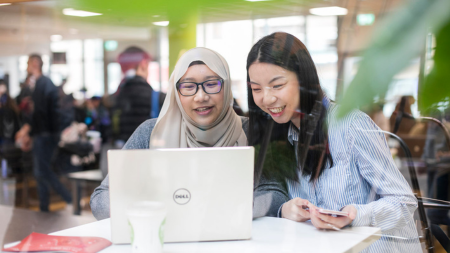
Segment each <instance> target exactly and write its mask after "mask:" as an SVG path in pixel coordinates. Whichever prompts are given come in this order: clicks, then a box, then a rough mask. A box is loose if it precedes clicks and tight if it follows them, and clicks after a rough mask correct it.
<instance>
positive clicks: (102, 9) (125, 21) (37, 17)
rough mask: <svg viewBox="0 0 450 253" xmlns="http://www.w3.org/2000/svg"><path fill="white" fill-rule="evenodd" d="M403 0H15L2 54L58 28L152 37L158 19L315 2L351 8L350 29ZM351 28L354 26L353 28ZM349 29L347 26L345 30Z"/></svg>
mask: <svg viewBox="0 0 450 253" xmlns="http://www.w3.org/2000/svg"><path fill="white" fill-rule="evenodd" d="M401 1H402V0H300V1H299V0H272V1H265V2H246V1H244V0H221V1H215V0H190V1H186V0H151V1H150V0H95V1H94V0H57V1H50V0H49V1H24V0H0V3H4V2H12V3H13V4H12V5H10V6H1V7H0V45H2V47H0V56H1V55H5V54H19V53H20V54H27V53H29V52H28V51H30V50H32V49H33V47H36V46H38V45H41V46H46V47H47V48H48V44H49V42H50V36H51V35H53V34H59V35H62V36H63V38H64V39H84V38H103V39H115V40H141V41H142V40H149V39H150V37H151V35H152V29H155V26H154V25H153V22H156V21H163V20H164V21H165V20H169V21H170V26H175V25H176V26H177V27H183V24H184V22H186V21H187V20H188V19H190V18H191V17H194V18H196V21H197V22H202V23H203V22H208V23H209V22H222V21H232V20H247V19H259V18H270V17H283V16H293V15H308V14H309V9H310V8H313V7H324V6H341V7H345V8H347V9H348V10H349V13H348V14H347V15H346V16H345V17H344V18H343V19H344V21H345V18H347V19H349V20H350V21H347V23H345V22H344V23H345V26H344V27H345V28H346V29H347V30H345V31H347V33H348V32H349V31H350V32H352V33H353V32H355V31H353V30H352V29H350V28H351V27H352V22H351V20H352V17H353V14H354V13H356V12H358V13H365V12H371V13H375V14H376V15H377V16H379V14H383V13H385V12H386V11H388V10H390V9H392V8H394V7H395V6H396V5H397V4H398V3H399V2H401ZM64 8H74V9H79V10H85V11H92V12H98V13H102V14H103V15H101V16H94V17H84V18H80V17H71V16H65V15H63V14H62V9H64ZM349 29H350V30H349ZM345 31H344V32H345ZM364 36H365V35H364Z"/></svg>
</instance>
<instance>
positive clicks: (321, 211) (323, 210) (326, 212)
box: [318, 208, 348, 217]
mask: <svg viewBox="0 0 450 253" xmlns="http://www.w3.org/2000/svg"><path fill="white" fill-rule="evenodd" d="M318 210H319V213H322V214H329V215H332V216H335V217H342V216H345V217H348V213H347V212H340V211H333V210H326V209H322V208H319V209H318Z"/></svg>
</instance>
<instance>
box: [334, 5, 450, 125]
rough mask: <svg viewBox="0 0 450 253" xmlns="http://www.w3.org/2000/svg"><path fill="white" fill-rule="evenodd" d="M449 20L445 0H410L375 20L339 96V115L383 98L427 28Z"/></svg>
mask: <svg viewBox="0 0 450 253" xmlns="http://www.w3.org/2000/svg"><path fill="white" fill-rule="evenodd" d="M449 19H450V1H449V0H411V1H409V2H407V3H406V4H405V5H404V6H401V7H400V8H399V9H398V11H395V12H393V13H391V14H390V15H389V16H388V17H386V19H385V20H383V22H381V23H379V25H378V27H377V30H376V31H375V33H374V36H373V42H372V43H371V45H370V46H369V47H368V49H367V50H366V51H365V52H364V54H363V59H362V61H361V64H360V67H359V70H358V72H357V74H356V76H355V78H354V79H353V80H352V82H351V83H350V86H349V87H348V89H347V90H346V91H345V94H344V96H343V97H342V98H341V99H340V102H341V106H340V108H339V116H340V117H342V116H344V115H345V114H347V113H349V112H350V111H351V110H353V109H355V108H358V107H361V106H369V105H371V104H372V102H373V100H374V98H375V97H377V96H379V97H385V94H386V92H387V90H388V88H389V84H390V83H391V81H392V78H393V77H394V75H395V74H397V73H398V72H399V71H401V70H402V69H403V68H405V67H406V66H407V65H408V64H409V63H410V61H411V60H412V59H414V58H416V57H418V56H419V54H420V52H421V51H422V49H423V48H424V45H425V38H426V34H427V32H428V31H430V30H431V31H433V32H434V31H438V30H439V29H440V28H441V27H442V26H443V25H444V24H446V22H447V21H448V20H449Z"/></svg>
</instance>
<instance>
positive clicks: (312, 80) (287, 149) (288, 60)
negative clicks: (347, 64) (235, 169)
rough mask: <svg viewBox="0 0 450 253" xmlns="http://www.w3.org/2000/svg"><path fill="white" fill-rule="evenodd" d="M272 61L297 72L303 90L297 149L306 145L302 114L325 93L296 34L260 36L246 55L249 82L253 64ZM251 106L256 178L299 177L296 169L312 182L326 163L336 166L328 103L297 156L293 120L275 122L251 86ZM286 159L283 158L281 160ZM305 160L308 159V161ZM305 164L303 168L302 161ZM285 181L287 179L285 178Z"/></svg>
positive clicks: (307, 112) (270, 62)
mask: <svg viewBox="0 0 450 253" xmlns="http://www.w3.org/2000/svg"><path fill="white" fill-rule="evenodd" d="M256 62H261V63H269V64H274V65H277V66H280V67H282V68H284V69H286V70H289V71H292V72H294V73H296V75H297V79H298V83H299V85H300V86H299V89H300V106H299V107H300V108H298V109H299V111H300V118H301V120H300V132H299V140H298V146H297V147H296V148H297V150H298V149H300V148H305V147H304V146H305V143H304V142H305V139H306V128H307V123H308V122H307V120H305V117H302V115H303V116H304V115H308V114H310V113H311V111H312V109H313V106H314V105H315V103H316V101H319V102H322V100H323V98H324V94H323V91H322V88H321V86H320V82H319V77H318V75H317V71H316V67H315V65H314V62H313V60H312V58H311V56H310V54H309V52H308V50H307V49H306V46H305V45H304V44H303V43H302V42H301V41H300V40H299V39H297V38H296V37H294V36H293V35H291V34H288V33H284V32H276V33H272V34H270V35H268V36H265V37H263V38H262V39H260V40H259V41H258V42H257V43H256V44H255V45H254V46H253V47H252V49H251V50H250V53H249V54H248V58H247V82H250V78H249V75H248V70H249V68H250V66H251V65H252V64H253V63H256ZM247 89H248V106H249V113H250V119H249V120H250V122H249V136H248V139H249V144H250V145H252V146H255V147H256V151H257V152H258V156H257V161H256V163H255V165H256V166H255V181H257V180H259V177H260V176H261V174H262V175H264V176H266V177H275V178H277V179H281V180H283V179H286V178H288V179H293V180H298V174H297V169H300V170H301V172H302V175H303V176H308V175H309V176H310V181H311V182H312V181H314V180H315V179H318V178H319V177H320V175H321V174H322V172H323V170H324V169H325V168H326V166H327V165H329V166H330V167H331V166H333V159H332V157H331V154H330V152H329V149H328V129H327V126H326V115H327V113H326V112H327V110H326V106H324V105H322V108H320V116H319V118H318V122H317V125H316V128H315V130H314V133H313V135H312V138H311V142H310V144H309V147H306V148H307V149H308V151H307V155H306V157H297V160H295V147H293V146H292V145H291V144H290V143H288V141H287V138H288V131H289V127H290V124H291V122H290V121H289V122H287V123H284V124H277V123H274V121H273V119H272V118H271V117H270V115H268V114H267V113H265V112H264V111H263V110H261V109H260V108H259V107H258V106H257V105H256V104H255V101H254V99H253V94H252V90H251V87H250V85H248V86H247ZM278 159H283V160H278ZM305 159H306V160H305ZM303 163H304V164H305V166H304V168H300V166H299V165H300V164H303ZM283 181H284V180H283Z"/></svg>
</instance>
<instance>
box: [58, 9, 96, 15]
mask: <svg viewBox="0 0 450 253" xmlns="http://www.w3.org/2000/svg"><path fill="white" fill-rule="evenodd" d="M63 14H64V15H67V16H76V17H91V16H99V15H102V14H101V13H95V12H90V11H82V10H74V9H72V8H65V9H63Z"/></svg>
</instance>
